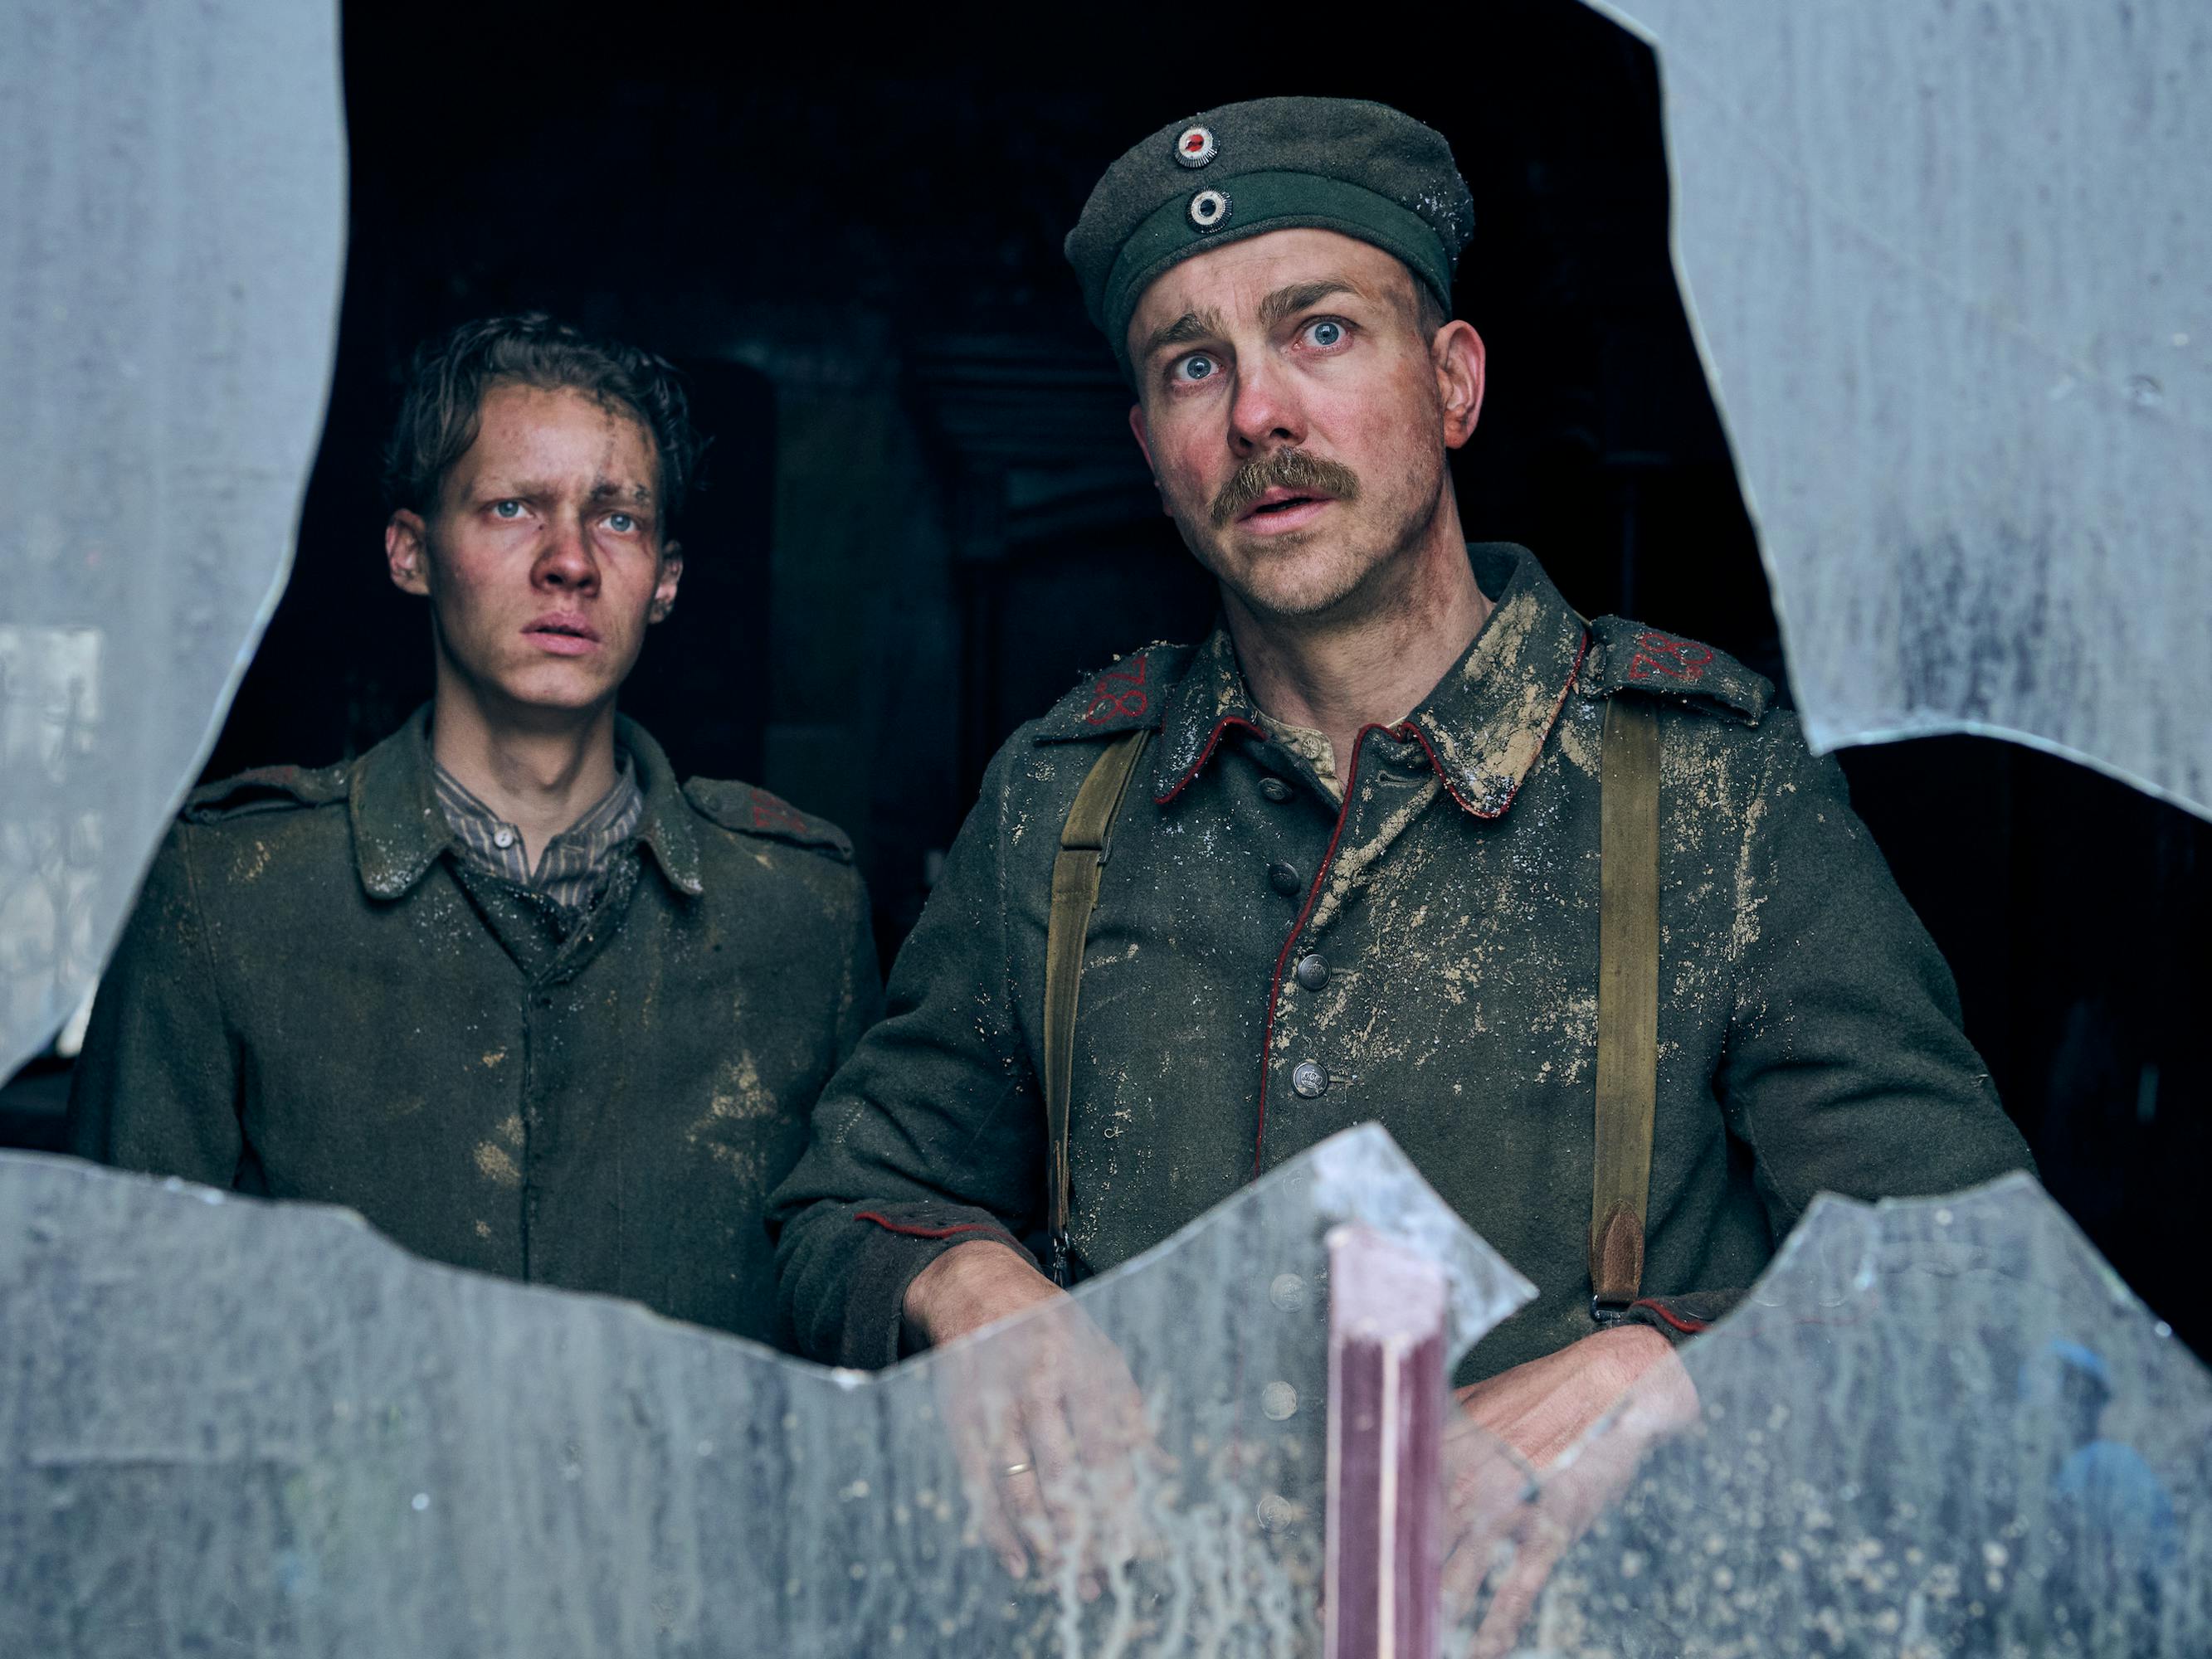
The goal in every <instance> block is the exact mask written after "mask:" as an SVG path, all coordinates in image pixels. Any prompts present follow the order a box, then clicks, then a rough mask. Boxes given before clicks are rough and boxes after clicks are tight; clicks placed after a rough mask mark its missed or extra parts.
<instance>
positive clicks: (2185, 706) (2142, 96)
mask: <svg viewBox="0 0 2212 1659" xmlns="http://www.w3.org/2000/svg"><path fill="white" fill-rule="evenodd" d="M1594 3H1595V4H1596V5H1597V6H1598V9H1601V10H1603V11H1605V12H1607V13H1608V14H1609V15H1613V16H1615V17H1616V18H1618V19H1619V20H1620V21H1622V22H1624V23H1626V24H1627V25H1628V26H1629V27H1632V28H1635V29H1636V30H1638V32H1639V33H1643V34H1644V35H1645V36H1646V37H1647V38H1649V39H1650V40H1653V42H1654V43H1655V45H1656V48H1657V51H1658V56H1659V71H1660V76H1661V83H1662V91H1663V95H1664V109H1665V119H1666V127H1667V145H1668V156H1669V160H1670V164H1671V168H1672V173H1673V180H1674V203H1673V208H1674V248H1675V258H1676V263H1677V266H1678V269H1679V270H1680V276H1681V279H1682V287H1683V297H1684V301H1685V302H1686V305H1687V306H1688V307H1689V311H1690V315H1691V317H1692V320H1693V325H1694V327H1695V329H1696V331H1697V332H1698V335H1699V339H1700V341H1701V342H1702V349H1703V350H1704V352H1705V357H1706V362H1707V367H1708V370H1709V377H1710V379H1711V382H1712V389H1713V394H1714V397H1715V399H1716V401H1717V403H1718V404H1719V406H1720V409H1721V410H1722V414H1723V420H1724V422H1725V423H1726V426H1727V428H1728V432H1729V441H1730V443H1731V445H1732V447H1733V448H1734V451H1735V464H1736V469H1737V473H1738V476H1739V477H1740V479H1741V483H1742V485H1743V489H1744V493H1745V496H1746V500H1747V504H1748V505H1749V506H1750V507H1751V508H1752V512H1753V520H1754V521H1755V522H1756V523H1757V525H1758V526H1759V544H1760V548H1761V550H1762V552H1763V555H1764V556H1765V561H1766V564H1767V568H1768V572H1769V574H1770V576H1771V579H1772V584H1773V592H1774V600H1775V607H1776V611H1777V612H1778V616H1779V617H1780V618H1781V622H1782V626H1783V638H1784V646H1785V647H1786V649H1787V653H1788V657H1789V664H1790V683H1791V684H1792V686H1793V688H1794V689H1795V690H1796V696H1797V699H1798V703H1799V707H1800V708H1801V710H1802V714H1803V716H1804V720H1805V729H1806V732H1807V735H1808V738H1810V740H1811V741H1812V743H1813V745H1814V748H1815V749H1816V750H1828V749H1832V748H1835V747H1837V746H1838V745H1841V744H1854V743H1869V742H1875V741H1881V740H1885V739H1889V738H1906V737H1914V736H1919V735H1923V734H1926V733H1930V732H1980V733H1984V734H1989V735H1994V736H1998V737H2005V738H2014V739H2015V740H2017V741H2020V742H2023V743H2029V744H2036V745H2038V746H2039V747H2042V748H2045V749H2047V750H2052V751H2054V752H2056V753H2058V754H2062V755H2064V756H2067V757H2070V758H2072V759H2075V760H2079V761H2082V762H2086V763H2087V764H2089V765H2092V766H2095V767H2097V768H2099V769H2102V770H2104V771H2106V772H2109V773H2111V774H2112V775H2115V776H2117V777H2119V778H2121V779H2124V780H2125V781H2128V782H2130V783H2133V784H2135V785H2136V786H2138V787H2142V788H2145V789H2148V790H2150V791H2152V792H2153V793H2158V794H2161V795H2165V796H2167V797H2170V798H2172V799H2175V800H2177V801H2179V802H2180V803H2181V804H2183V805H2186V806H2188V807H2190V808H2191V810H2193V811H2197V812H2199V813H2212V723H2208V722H2207V721H2205V720H2203V719H2202V718H2199V714H2200V712H2201V711H2202V710H2203V708H2205V707H2207V706H2208V704H2212V561H2208V560H2207V559H2206V558H2205V557H2204V556H2203V550H2204V547H2205V544H2206V542H2207V539H2208V534H2212V368H2208V365H2212V216H2207V215H2206V213H2205V211H2204V202H2205V200H2206V197H2207V192H2208V187H2212V165H2208V161H2207V157H2212V100H2207V99H2206V98H2205V96H2204V85H2203V82H2204V64H2206V62H2207V61H2208V58H2212V13H2208V12H2207V11H2206V9H2204V8H2203V6H2201V5H2197V4H2193V3H2190V0H2129V3H2118V0H2093V3H2087V4H2084V3H2081V0H2023V3H2017V4H2013V5H2008V6H2002V7H1996V6H1966V5H1952V4H1948V3H1940V0H1912V3H1906V4H1901V5H1878V6H1876V5H1823V6H1792V5H1773V4H1770V3H1765V0H1734V3H1728V4H1720V5H1715V4H1712V3H1710V0H1699V3H1696V4H1690V3H1685V0H1619V3H1614V0H1594Z"/></svg>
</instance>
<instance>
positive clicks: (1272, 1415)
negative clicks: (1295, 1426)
mask: <svg viewBox="0 0 2212 1659" xmlns="http://www.w3.org/2000/svg"><path fill="white" fill-rule="evenodd" d="M1260 1409H1261V1411H1262V1412H1264V1413H1267V1420H1268V1421H1269V1422H1271V1423H1284V1422H1287V1421H1289V1420H1290V1419H1291V1418H1293V1417H1295V1416H1297V1411H1298V1391H1297V1389H1294V1388H1292V1387H1291V1385H1290V1384H1289V1383H1269V1384H1267V1387H1266V1388H1264V1389H1261V1390H1260Z"/></svg>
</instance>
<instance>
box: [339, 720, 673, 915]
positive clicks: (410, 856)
mask: <svg viewBox="0 0 2212 1659" xmlns="http://www.w3.org/2000/svg"><path fill="white" fill-rule="evenodd" d="M615 741H616V743H617V744H619V745H620V746H621V748H622V749H623V750H624V751H625V752H627V753H628V755H629V759H630V767H631V770H632V773H633V775H634V777H635V787H636V788H637V789H638V790H639V792H640V793H641V794H642V795H643V796H644V801H645V805H644V811H642V812H641V814H640V816H639V817H638V821H637V831H636V833H637V839H638V840H639V841H640V842H642V843H643V844H644V845H645V846H646V847H647V848H649V849H650V850H651V852H652V854H653V861H654V862H655V863H657V864H658V865H659V867H660V872H661V873H662V875H664V876H665V877H666V878H667V879H668V881H669V884H671V886H674V887H676V888H678V890H681V891H683V892H685V893H688V894H690V895H692V896H695V897H696V896H697V895H698V894H699V893H700V892H702V890H703V888H702V884H701V882H700V878H699V842H698V838H697V837H696V836H695V835H694V834H693V833H692V830H691V824H690V816H689V809H688V808H687V807H686V806H685V805H684V799H683V792H682V790H681V789H680V788H679V787H678V785H677V782H676V778H675V775H674V774H673V773H672V772H671V770H670V769H669V765H668V757H667V756H666V755H665V754H663V753H662V752H661V749H660V745H659V744H657V743H655V742H654V741H653V739H652V738H650V737H649V736H647V733H646V732H645V728H644V727H642V726H638V725H637V724H635V722H634V721H631V720H624V719H623V718H622V717H621V716H620V715H617V716H616V717H615ZM347 805H348V808H349V811H350V812H351V815H352V818H353V845H354V861H355V866H356V869H357V870H358V872H359V873H360V876H361V884H362V886H363V887H364V888H366V889H367V890H368V892H369V894H370V895H371V896H373V897H376V898H380V899H396V898H398V897H399V896H400V895H402V894H403V893H404V892H406V891H407V890H408V889H410V887H412V886H414V885H415V884H416V882H418V881H420V880H422V876H423V874H424V872H427V871H428V869H429V867H430V866H432V865H433V864H435V863H436V862H437V861H438V856H439V854H441V853H443V852H444V851H445V850H446V849H447V848H448V847H451V846H453V844H454V835H453V825H452V824H451V823H449V822H448V821H447V817H446V814H445V811H444V809H443V808H442V807H441V805H439V802H438V787H437V774H436V769H435V763H434V762H433V761H432V759H431V757H430V709H429V705H428V704H427V703H426V704H425V705H423V707H422V708H418V709H416V711H415V712H414V714H411V715H410V716H409V717H408V720H407V722H406V724H405V725H404V726H401V727H400V728H399V729H398V731H397V732H393V733H392V735H391V736H390V737H388V738H386V739H385V740H384V741H383V742H382V743H380V744H377V745H376V747H374V749H372V750H369V751H368V753H367V754H365V755H363V756H362V757H361V761H360V763H358V764H357V765H356V767H355V768H354V772H353V787H352V790H351V792H350V795H349V800H348V803H347Z"/></svg>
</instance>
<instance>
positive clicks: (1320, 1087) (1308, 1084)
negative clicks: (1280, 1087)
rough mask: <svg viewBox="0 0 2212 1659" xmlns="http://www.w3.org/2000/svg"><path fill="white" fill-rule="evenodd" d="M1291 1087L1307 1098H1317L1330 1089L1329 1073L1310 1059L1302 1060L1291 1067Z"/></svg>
mask: <svg viewBox="0 0 2212 1659" xmlns="http://www.w3.org/2000/svg"><path fill="white" fill-rule="evenodd" d="M1291 1088H1293V1089H1294V1090H1296V1091H1297V1092H1298V1094H1299V1095H1300V1096H1302V1097H1304V1098H1305V1099H1307V1100H1312V1099H1315V1098H1316V1097H1318V1096H1320V1095H1322V1094H1325V1093H1327V1092H1328V1073H1327V1072H1324V1071H1323V1070H1322V1068H1321V1067H1320V1066H1316V1065H1315V1064H1314V1063H1313V1061H1311V1060H1300V1061H1299V1062H1298V1063H1297V1065H1296V1066H1292V1067H1291Z"/></svg>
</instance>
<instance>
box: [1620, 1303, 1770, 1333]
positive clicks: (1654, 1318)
mask: <svg viewBox="0 0 2212 1659" xmlns="http://www.w3.org/2000/svg"><path fill="white" fill-rule="evenodd" d="M1744 1295H1745V1292H1743V1291H1684V1292H1683V1293H1682V1294H1681V1295H1680V1296H1647V1297H1639V1298H1638V1299H1637V1300H1636V1301H1634V1302H1632V1303H1630V1304H1628V1310H1627V1311H1626V1313H1624V1314H1622V1315H1621V1316H1620V1317H1621V1322H1622V1323H1624V1324H1633V1325H1649V1326H1650V1327H1651V1328H1652V1329H1653V1330H1655V1331H1658V1332H1661V1333H1662V1334H1664V1335H1665V1336H1666V1337H1667V1339H1668V1340H1669V1341H1671V1342H1674V1343H1675V1344H1677V1345H1680V1343H1683V1342H1686V1341H1687V1340H1689V1339H1690V1338H1691V1337H1693V1336H1695V1335H1697V1334H1698V1333H1699V1332H1700V1331H1702V1330H1704V1329H1705V1327H1706V1326H1708V1325H1711V1324H1716V1323H1717V1322H1719V1321H1720V1320H1721V1319H1722V1318H1723V1317H1724V1316H1726V1315H1727V1314H1728V1313H1729V1310H1731V1309H1733V1308H1734V1307H1735V1305H1736V1304H1737V1303H1739V1302H1741V1301H1742V1300H1743V1298H1744Z"/></svg>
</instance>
